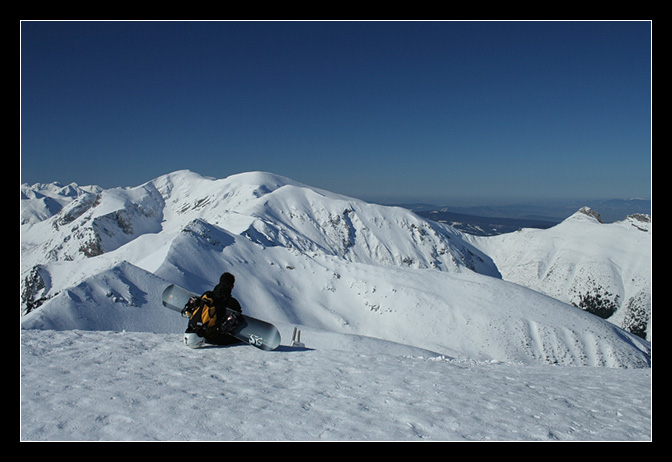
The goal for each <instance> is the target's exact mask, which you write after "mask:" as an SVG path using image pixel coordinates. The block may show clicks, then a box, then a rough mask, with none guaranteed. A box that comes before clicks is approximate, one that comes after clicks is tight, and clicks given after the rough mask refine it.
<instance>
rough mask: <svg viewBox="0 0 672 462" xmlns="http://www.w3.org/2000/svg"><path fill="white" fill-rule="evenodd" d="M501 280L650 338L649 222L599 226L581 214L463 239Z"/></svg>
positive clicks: (590, 214)
mask: <svg viewBox="0 0 672 462" xmlns="http://www.w3.org/2000/svg"><path fill="white" fill-rule="evenodd" d="M468 239H469V241H470V242H472V243H473V244H474V245H476V246H477V247H478V248H479V249H481V250H482V251H483V252H484V253H486V254H487V255H489V256H490V257H492V259H493V260H494V262H495V263H496V265H497V268H498V269H499V271H500V272H501V273H502V277H503V278H504V279H505V280H507V281H512V282H515V283H517V284H520V285H523V286H525V287H529V288H531V289H534V290H536V291H539V292H542V293H545V294H547V295H550V296H551V297H553V298H556V299H559V300H561V301H564V302H566V303H569V304H572V305H575V306H580V307H582V308H584V309H589V310H591V311H593V312H596V313H598V314H599V315H601V316H602V317H604V318H606V319H609V321H610V322H613V323H614V324H616V325H618V326H620V327H622V328H623V329H625V330H627V331H629V332H633V333H637V335H639V336H641V337H644V338H648V339H650V335H651V296H652V294H651V285H652V275H651V269H652V268H651V261H652V260H651V259H652V254H651V217H650V216H649V215H645V214H635V215H630V216H628V217H627V218H626V219H625V220H622V221H618V222H615V223H603V222H602V220H601V218H600V215H599V214H598V213H597V212H595V211H594V210H591V209H590V208H588V207H584V208H581V209H580V210H579V211H577V212H576V213H574V214H573V215H572V216H570V217H569V218H567V219H566V220H564V221H563V222H562V223H560V224H558V225H556V226H554V227H552V228H549V229H545V230H540V229H521V230H520V231H518V232H514V233H509V234H502V235H499V236H493V237H469V238H468Z"/></svg>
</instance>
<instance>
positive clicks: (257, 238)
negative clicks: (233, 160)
mask: <svg viewBox="0 0 672 462" xmlns="http://www.w3.org/2000/svg"><path fill="white" fill-rule="evenodd" d="M23 189H24V190H25V191H26V193H25V194H24V195H25V197H26V198H31V197H38V195H40V194H42V195H44V193H43V192H41V191H44V189H45V188H44V186H43V185H42V186H38V187H27V186H25V187H24V188H23ZM30 190H32V191H33V193H31V192H30ZM88 191H91V192H89V193H85V194H77V195H71V196H67V197H70V198H71V200H70V201H69V202H68V201H66V200H65V199H62V200H63V202H64V205H63V206H62V208H61V209H59V210H58V211H57V212H56V213H54V214H53V215H51V216H49V217H47V218H45V219H42V220H41V221H38V220H37V219H36V218H33V219H30V220H27V221H25V223H24V224H22V227H21V311H22V314H23V315H24V316H23V318H22V326H23V327H24V328H26V329H30V328H43V329H59V330H62V329H82V330H113V331H121V330H126V331H150V332H168V333H170V332H172V333H176V334H177V333H180V332H182V330H183V328H184V319H182V318H181V317H180V316H179V314H176V313H171V312H169V311H168V310H165V309H164V308H162V307H161V305H160V302H159V295H160V292H161V290H162V289H163V288H164V287H165V286H166V285H167V284H168V283H176V284H178V285H181V286H183V287H186V288H189V289H191V290H193V291H196V292H202V291H205V290H208V289H211V288H212V286H213V285H214V283H215V282H216V281H217V279H218V277H219V275H220V274H221V273H222V272H224V271H231V272H233V273H234V274H236V278H237V282H236V290H235V295H236V297H237V298H238V299H239V300H240V302H241V304H242V305H243V308H244V310H245V311H246V312H247V313H248V314H250V315H252V316H256V317H260V318H262V319H266V320H269V321H271V322H273V323H275V324H277V325H279V326H280V327H281V334H282V335H283V338H285V339H288V338H289V336H290V332H289V329H291V328H292V327H293V326H297V325H298V326H300V327H302V328H304V329H313V330H316V331H320V332H325V333H330V332H331V333H338V334H348V335H358V336H366V337H372V338H377V339H382V340H386V341H391V342H396V343H399V344H403V345H409V346H412V347H415V348H422V349H425V350H429V351H433V352H436V353H438V354H445V355H449V356H451V357H456V358H470V359H474V360H500V361H518V362H522V363H542V364H548V363H551V364H566V365H606V366H615V367H642V366H644V367H646V366H647V365H648V364H649V361H650V356H649V348H650V346H649V344H648V343H647V342H642V341H641V340H640V339H638V338H636V337H634V336H632V335H629V334H627V333H625V332H623V331H621V330H620V329H618V328H615V327H614V326H613V325H612V324H610V323H607V322H605V321H603V320H601V319H599V318H597V317H596V316H592V315H590V314H588V313H586V312H584V311H582V310H579V309H577V308H574V307H572V306H569V305H568V304H566V303H562V302H560V301H557V300H555V299H553V298H551V297H548V296H546V295H542V294H540V293H538V292H535V291H532V290H530V289H527V288H524V287H521V286H520V285H517V284H513V283H511V282H507V281H505V280H502V279H501V277H500V273H499V270H498V268H497V266H496V265H495V264H494V263H493V261H492V259H491V258H490V257H489V256H488V254H487V252H485V251H482V250H479V248H478V246H477V245H476V243H475V242H470V240H469V239H468V238H467V237H465V235H463V234H462V233H460V232H458V231H456V230H454V229H453V228H451V227H449V226H446V225H441V224H438V223H434V222H431V221H427V220H424V219H422V218H420V217H418V216H417V215H415V214H413V213H411V212H409V211H407V210H405V209H401V208H394V207H383V206H378V205H373V204H368V203H366V202H363V201H359V200H356V199H353V198H349V197H345V196H341V195H337V194H333V193H330V192H327V191H323V190H319V189H316V188H312V187H309V186H306V185H303V184H300V183H297V182H295V181H292V180H290V179H287V178H283V177H280V176H277V175H273V174H268V173H261V172H253V173H245V174H240V175H233V176H231V177H228V178H225V179H212V178H205V177H202V176H200V175H198V174H195V173H193V172H189V171H180V172H175V173H172V174H168V175H165V176H162V177H159V178H157V179H155V180H152V181H150V182H148V183H146V184H143V185H141V186H138V187H134V188H115V189H108V190H101V189H96V188H89V190H88ZM22 197H23V196H22ZM29 208H33V209H34V207H32V206H31V207H29ZM36 216H37V215H35V214H34V215H33V217H36ZM478 244H479V245H480V244H481V243H478Z"/></svg>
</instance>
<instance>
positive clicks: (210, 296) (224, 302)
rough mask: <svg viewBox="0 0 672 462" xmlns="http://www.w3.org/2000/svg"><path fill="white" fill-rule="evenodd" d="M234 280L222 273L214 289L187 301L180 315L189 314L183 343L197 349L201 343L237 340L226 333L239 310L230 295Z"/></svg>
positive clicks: (232, 324) (230, 275)
mask: <svg viewBox="0 0 672 462" xmlns="http://www.w3.org/2000/svg"><path fill="white" fill-rule="evenodd" d="M235 281H236V278H235V277H234V276H233V274H231V273H224V274H222V275H221V276H220V278H219V284H217V285H216V286H215V288H214V289H212V290H211V291H207V292H205V293H204V294H203V295H202V296H201V297H200V298H192V299H191V300H189V303H187V305H186V306H185V308H184V310H183V314H186V315H188V316H189V324H188V325H187V330H186V331H185V333H184V343H185V344H186V345H187V346H189V347H191V348H200V347H201V346H203V345H204V344H205V343H209V344H211V345H231V344H233V343H238V342H240V340H238V339H237V338H235V337H233V336H232V335H231V334H229V332H230V331H231V329H232V328H233V327H235V325H236V324H238V322H239V316H238V315H240V314H242V312H243V310H242V308H241V306H240V303H239V302H238V300H236V299H235V298H233V296H232V295H231V292H232V291H233V286H234V284H235Z"/></svg>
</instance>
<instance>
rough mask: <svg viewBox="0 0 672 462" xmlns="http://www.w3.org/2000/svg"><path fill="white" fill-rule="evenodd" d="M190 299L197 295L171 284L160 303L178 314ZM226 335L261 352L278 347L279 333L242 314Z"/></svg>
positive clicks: (266, 323)
mask: <svg viewBox="0 0 672 462" xmlns="http://www.w3.org/2000/svg"><path fill="white" fill-rule="evenodd" d="M191 297H198V295H196V294H194V293H192V292H189V291H188V290H186V289H183V288H182V287H179V286H177V285H175V284H171V285H169V286H168V287H166V288H165V290H164V291H163V294H162V302H163V306H165V307H166V308H169V309H171V310H173V311H177V312H178V313H179V312H182V309H183V308H184V305H186V304H187V302H188V301H189V299H190V298H191ZM228 333H229V334H230V335H231V336H233V337H235V338H237V339H238V340H240V341H242V342H246V343H249V344H250V345H253V346H255V347H257V348H259V349H262V350H267V351H270V350H275V349H276V348H277V347H278V346H279V345H280V332H279V331H278V329H277V328H276V327H275V326H274V325H273V324H271V323H269V322H266V321H262V320H261V319H256V318H253V317H251V316H247V315H244V314H243V315H241V321H240V323H238V325H236V326H235V327H234V328H233V329H232V330H231V331H230V332H228Z"/></svg>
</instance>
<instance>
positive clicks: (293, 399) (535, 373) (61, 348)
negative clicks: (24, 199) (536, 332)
mask: <svg viewBox="0 0 672 462" xmlns="http://www.w3.org/2000/svg"><path fill="white" fill-rule="evenodd" d="M335 337H338V338H335ZM304 338H305V340H306V342H305V343H306V344H307V345H319V348H315V349H311V348H309V347H306V348H291V347H288V346H284V347H281V348H280V349H278V350H276V351H273V352H263V351H261V350H257V349H255V348H253V347H250V346H247V345H239V346H230V347H206V348H202V349H199V350H190V349H188V348H185V347H184V346H183V345H182V344H181V343H180V338H179V336H176V335H174V334H157V333H148V332H123V331H122V332H110V331H79V330H68V331H50V330H25V331H23V332H22V335H21V344H22V353H21V383H22V390H21V409H22V415H21V418H22V426H21V438H22V439H23V440H27V441H46V440H49V441H64V440H67V441H128V440H132V441H276V440H281V441H605V440H609V441H642V440H644V441H646V440H650V438H651V389H650V379H651V370H650V369H622V368H606V367H560V366H536V365H534V366H530V365H520V364H513V363H501V362H496V361H471V360H456V359H451V358H447V357H445V356H441V355H432V354H430V353H428V352H422V351H419V350H417V349H413V348H408V347H406V348H405V347H404V346H403V345H390V344H388V343H386V342H382V341H379V340H375V339H368V340H367V339H357V338H347V337H346V336H334V335H325V336H324V337H322V336H321V335H320V333H319V332H304V333H303V336H302V340H303V339H304ZM348 346H349V348H348Z"/></svg>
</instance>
